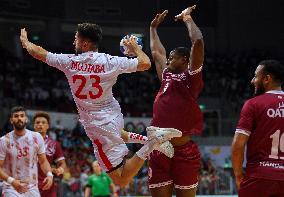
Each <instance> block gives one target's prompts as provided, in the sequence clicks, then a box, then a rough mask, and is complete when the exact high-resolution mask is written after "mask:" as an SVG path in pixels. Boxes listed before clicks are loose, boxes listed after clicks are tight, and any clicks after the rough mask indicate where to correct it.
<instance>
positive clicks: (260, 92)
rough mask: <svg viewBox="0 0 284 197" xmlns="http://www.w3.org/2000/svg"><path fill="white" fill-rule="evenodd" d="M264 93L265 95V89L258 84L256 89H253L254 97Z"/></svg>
mask: <svg viewBox="0 0 284 197" xmlns="http://www.w3.org/2000/svg"><path fill="white" fill-rule="evenodd" d="M264 93H265V88H264V86H263V85H262V84H259V85H258V86H257V87H255V90H254V95H255V96H259V95H261V94H264Z"/></svg>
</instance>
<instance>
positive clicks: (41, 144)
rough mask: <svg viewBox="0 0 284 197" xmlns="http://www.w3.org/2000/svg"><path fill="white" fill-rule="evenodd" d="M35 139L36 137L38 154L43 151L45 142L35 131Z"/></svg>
mask: <svg viewBox="0 0 284 197" xmlns="http://www.w3.org/2000/svg"><path fill="white" fill-rule="evenodd" d="M36 135H37V139H38V155H40V154H43V153H45V144H44V140H43V137H42V136H41V135H40V134H39V133H36Z"/></svg>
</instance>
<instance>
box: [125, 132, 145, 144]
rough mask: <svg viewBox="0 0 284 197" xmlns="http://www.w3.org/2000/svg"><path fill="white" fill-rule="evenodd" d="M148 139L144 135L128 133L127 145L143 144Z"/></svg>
mask: <svg viewBox="0 0 284 197" xmlns="http://www.w3.org/2000/svg"><path fill="white" fill-rule="evenodd" d="M147 140H148V138H147V137H146V136H144V135H140V134H138V133H132V132H128V141H127V143H140V144H145V143H146V141H147Z"/></svg>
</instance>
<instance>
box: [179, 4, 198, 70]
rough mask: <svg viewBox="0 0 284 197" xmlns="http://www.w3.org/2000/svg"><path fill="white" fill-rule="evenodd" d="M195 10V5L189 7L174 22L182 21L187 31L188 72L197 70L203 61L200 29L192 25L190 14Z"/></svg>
mask: <svg viewBox="0 0 284 197" xmlns="http://www.w3.org/2000/svg"><path fill="white" fill-rule="evenodd" d="M195 8H196V5H194V6H191V7H188V8H186V9H185V10H183V11H182V12H181V13H180V14H179V15H177V16H176V17H175V19H176V20H178V19H182V20H183V21H184V23H185V25H186V27H187V29H188V33H189V37H190V39H191V42H192V47H191V52H190V63H189V70H190V71H196V70H198V69H199V68H200V67H201V66H202V64H203V61H204V42H203V36H202V33H201V31H200V29H199V28H198V27H197V26H196V24H195V23H194V21H193V19H192V17H191V12H192V11H193V10H194V9H195Z"/></svg>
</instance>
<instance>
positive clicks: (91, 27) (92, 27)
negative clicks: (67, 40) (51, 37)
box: [77, 23, 103, 47]
mask: <svg viewBox="0 0 284 197" xmlns="http://www.w3.org/2000/svg"><path fill="white" fill-rule="evenodd" d="M77 32H78V35H79V37H81V38H83V39H89V40H90V41H91V42H92V43H94V44H95V45H96V46H97V47H98V46H99V44H100V42H101V40H102V38H103V36H102V29H101V27H100V26H99V25H97V24H93V23H81V24H78V27H77Z"/></svg>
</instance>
